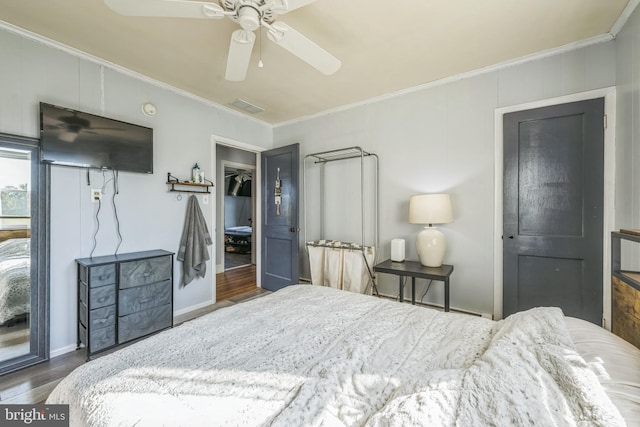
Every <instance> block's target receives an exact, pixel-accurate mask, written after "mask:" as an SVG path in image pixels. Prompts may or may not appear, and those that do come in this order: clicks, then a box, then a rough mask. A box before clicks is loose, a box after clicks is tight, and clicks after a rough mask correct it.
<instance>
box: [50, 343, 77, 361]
mask: <svg viewBox="0 0 640 427" xmlns="http://www.w3.org/2000/svg"><path fill="white" fill-rule="evenodd" d="M77 348H78V346H77V344H71V345H67V346H64V347H60V348H56V349H55V350H51V351H50V352H49V358H50V359H53V358H54V357H57V356H61V355H63V354H65V353H71V352H72V351H76V349H77Z"/></svg>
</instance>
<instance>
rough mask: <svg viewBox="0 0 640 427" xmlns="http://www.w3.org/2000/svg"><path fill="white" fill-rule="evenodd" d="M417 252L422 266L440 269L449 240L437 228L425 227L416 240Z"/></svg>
mask: <svg viewBox="0 0 640 427" xmlns="http://www.w3.org/2000/svg"><path fill="white" fill-rule="evenodd" d="M416 250H417V251H418V257H420V264H422V265H424V266H425V267H440V266H441V265H442V260H444V253H445V251H446V250H447V240H446V239H445V237H444V234H442V232H441V231H440V230H438V229H437V228H435V227H425V228H424V230H422V231H421V232H420V233H418V237H417V238H416Z"/></svg>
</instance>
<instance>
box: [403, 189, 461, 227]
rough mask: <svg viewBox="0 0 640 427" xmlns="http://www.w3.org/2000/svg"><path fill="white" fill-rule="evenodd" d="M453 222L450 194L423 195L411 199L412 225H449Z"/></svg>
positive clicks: (410, 214) (410, 219) (410, 220)
mask: <svg viewBox="0 0 640 427" xmlns="http://www.w3.org/2000/svg"><path fill="white" fill-rule="evenodd" d="M452 221H453V213H452V211H451V199H450V198H449V195H448V194H421V195H419V196H412V197H411V198H410V199H409V222H410V223H411V224H447V223H450V222H452Z"/></svg>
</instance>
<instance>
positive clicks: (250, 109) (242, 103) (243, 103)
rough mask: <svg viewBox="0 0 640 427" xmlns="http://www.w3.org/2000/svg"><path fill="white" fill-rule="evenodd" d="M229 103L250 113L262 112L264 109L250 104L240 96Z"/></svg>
mask: <svg viewBox="0 0 640 427" xmlns="http://www.w3.org/2000/svg"><path fill="white" fill-rule="evenodd" d="M231 105H233V106H234V107H236V108H239V109H241V110H244V111H246V112H247V113H251V114H257V113H262V112H263V111H264V108H260V107H258V106H257V105H253V104H250V103H248V102H247V101H245V100H244V99H240V98H238V99H236V100H235V101H232V102H231Z"/></svg>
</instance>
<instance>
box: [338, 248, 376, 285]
mask: <svg viewBox="0 0 640 427" xmlns="http://www.w3.org/2000/svg"><path fill="white" fill-rule="evenodd" d="M343 251H344V253H343V260H344V261H343V268H342V289H344V290H345V291H350V292H356V293H359V294H364V293H370V289H369V283H371V275H370V274H369V269H372V268H373V260H374V258H375V249H374V248H372V247H365V248H364V256H363V252H362V250H361V249H343ZM365 258H366V263H365Z"/></svg>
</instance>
